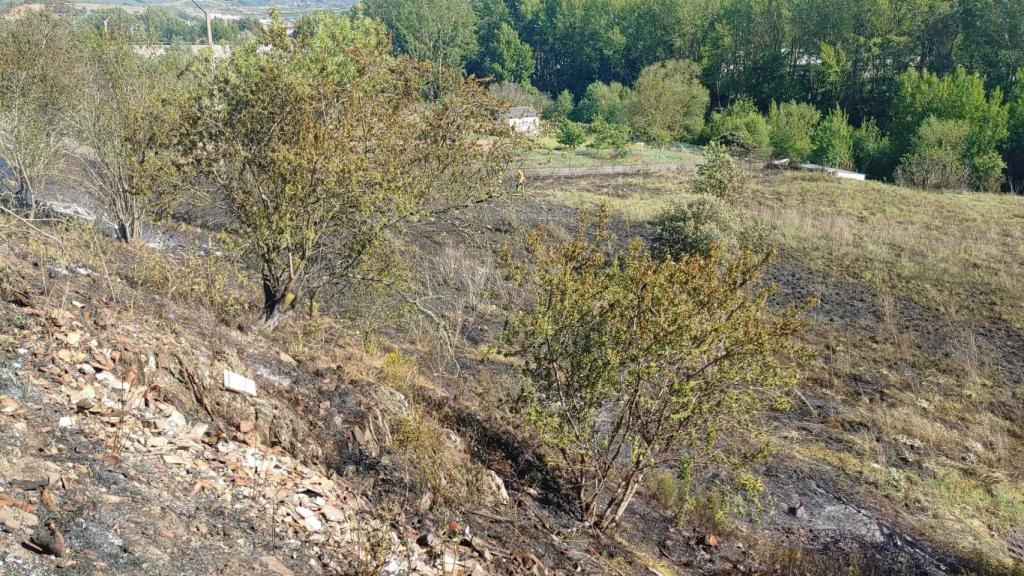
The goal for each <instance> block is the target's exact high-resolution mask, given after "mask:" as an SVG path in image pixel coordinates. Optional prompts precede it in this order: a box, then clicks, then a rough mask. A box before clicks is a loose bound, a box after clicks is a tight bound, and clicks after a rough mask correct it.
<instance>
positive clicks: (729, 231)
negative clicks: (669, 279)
mask: <svg viewBox="0 0 1024 576" xmlns="http://www.w3.org/2000/svg"><path fill="white" fill-rule="evenodd" d="M653 224H654V229H655V231H656V232H655V236H654V240H653V242H652V247H653V250H654V254H655V256H656V257H658V258H664V257H670V258H672V259H678V258H680V257H681V256H685V255H690V254H695V255H698V256H704V257H707V256H710V255H711V253H712V252H714V251H715V250H720V251H723V252H725V251H729V250H731V249H733V248H735V244H736V236H735V233H734V232H735V229H736V222H735V219H734V218H733V214H732V212H731V210H730V209H729V205H728V204H726V203H725V202H723V201H722V200H721V199H719V198H716V197H714V196H707V195H701V196H697V197H695V198H693V199H691V200H688V201H685V202H682V203H680V204H679V205H677V206H676V207H675V208H673V209H671V210H669V211H667V212H666V213H664V214H662V215H661V216H659V217H658V218H657V219H655V220H654V222H653Z"/></svg>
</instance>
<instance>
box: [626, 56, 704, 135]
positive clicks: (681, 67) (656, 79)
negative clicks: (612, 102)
mask: <svg viewBox="0 0 1024 576" xmlns="http://www.w3.org/2000/svg"><path fill="white" fill-rule="evenodd" d="M699 75H700V66H698V65H697V64H695V63H693V62H690V61H689V60H666V61H664V62H659V63H657V64H652V65H650V66H648V67H646V68H644V69H643V71H641V72H640V76H639V77H638V78H637V80H636V82H635V83H634V84H633V90H631V91H629V92H628V97H627V99H626V106H625V108H626V116H627V118H628V120H629V127H630V128H631V129H632V130H633V133H634V134H636V135H637V137H638V138H640V139H642V140H644V141H646V142H653V143H656V144H664V143H667V142H672V141H683V142H693V141H694V140H696V139H697V137H698V136H700V133H701V131H703V129H704V115H705V113H706V111H707V108H708V102H709V101H710V96H709V94H708V90H707V88H705V87H704V86H703V85H701V83H700V79H699Z"/></svg>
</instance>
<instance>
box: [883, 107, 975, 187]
mask: <svg viewBox="0 0 1024 576" xmlns="http://www.w3.org/2000/svg"><path fill="white" fill-rule="evenodd" d="M970 131H971V127H970V125H969V124H968V123H967V122H966V121H964V120H943V119H940V118H936V117H935V116H930V117H928V118H927V119H926V120H925V121H924V122H923V123H922V124H921V127H920V128H919V129H918V131H917V136H916V137H915V138H914V142H913V148H912V149H911V152H910V153H909V154H907V155H906V156H904V157H903V158H902V159H901V160H900V165H899V167H898V168H897V169H896V174H895V176H896V181H897V182H899V183H900V184H901V185H904V186H913V187H915V188H921V189H923V190H938V189H954V190H964V189H967V188H969V187H970V185H971V167H970V165H969V164H968V162H967V161H966V160H965V155H966V154H967V143H968V139H969V138H970Z"/></svg>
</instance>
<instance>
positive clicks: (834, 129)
mask: <svg viewBox="0 0 1024 576" xmlns="http://www.w3.org/2000/svg"><path fill="white" fill-rule="evenodd" d="M811 141H812V142H813V143H814V151H813V152H812V153H811V161H813V162H816V163H818V164H821V165H824V166H829V167H832V168H842V169H844V170H852V169H854V168H855V166H854V162H853V128H852V127H850V122H849V119H848V118H847V116H846V112H844V111H843V109H842V108H840V107H838V106H836V107H835V108H833V109H832V110H831V111H829V113H828V115H827V116H825V118H824V119H823V120H822V121H821V123H819V124H818V127H817V128H815V129H814V133H813V134H812V135H811Z"/></svg>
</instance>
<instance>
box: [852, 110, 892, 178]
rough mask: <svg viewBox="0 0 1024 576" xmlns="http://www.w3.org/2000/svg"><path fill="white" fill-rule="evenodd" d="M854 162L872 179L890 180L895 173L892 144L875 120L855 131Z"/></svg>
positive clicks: (867, 121) (866, 122)
mask: <svg viewBox="0 0 1024 576" xmlns="http://www.w3.org/2000/svg"><path fill="white" fill-rule="evenodd" d="M853 162H854V164H855V165H856V166H857V169H858V170H860V171H861V172H864V173H865V174H867V175H868V176H869V177H871V178H876V179H883V178H888V177H889V176H890V175H891V174H892V172H893V163H894V162H893V154H892V142H891V141H890V140H889V137H888V136H885V135H883V134H882V131H881V129H879V127H878V124H877V123H876V122H875V121H874V120H866V121H865V122H864V123H863V124H861V125H860V126H858V127H857V129H856V130H854V131H853Z"/></svg>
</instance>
